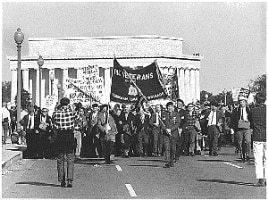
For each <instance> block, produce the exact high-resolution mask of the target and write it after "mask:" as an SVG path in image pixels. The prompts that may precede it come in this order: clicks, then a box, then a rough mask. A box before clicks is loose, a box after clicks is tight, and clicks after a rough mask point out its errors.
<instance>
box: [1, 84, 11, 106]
mask: <svg viewBox="0 0 268 200" xmlns="http://www.w3.org/2000/svg"><path fill="white" fill-rule="evenodd" d="M10 101H11V81H3V82H2V102H10Z"/></svg>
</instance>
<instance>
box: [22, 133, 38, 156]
mask: <svg viewBox="0 0 268 200" xmlns="http://www.w3.org/2000/svg"><path fill="white" fill-rule="evenodd" d="M25 138H26V143H27V151H26V152H27V153H26V154H27V157H28V158H37V157H38V153H39V152H38V150H39V146H38V145H39V133H35V130H33V129H32V130H26V136H25Z"/></svg>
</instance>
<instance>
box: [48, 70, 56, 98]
mask: <svg viewBox="0 0 268 200" xmlns="http://www.w3.org/2000/svg"><path fill="white" fill-rule="evenodd" d="M49 79H50V81H51V96H52V95H53V81H54V79H55V76H54V73H50V74H49Z"/></svg>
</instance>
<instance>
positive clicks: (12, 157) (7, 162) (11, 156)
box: [2, 139, 27, 170]
mask: <svg viewBox="0 0 268 200" xmlns="http://www.w3.org/2000/svg"><path fill="white" fill-rule="evenodd" d="M26 148H27V146H26V145H17V144H12V143H11V140H10V139H8V140H7V144H4V145H3V144H2V170H4V169H7V168H8V167H10V166H11V165H12V164H14V163H16V162H17V161H18V160H21V159H22V153H23V151H25V150H26Z"/></svg>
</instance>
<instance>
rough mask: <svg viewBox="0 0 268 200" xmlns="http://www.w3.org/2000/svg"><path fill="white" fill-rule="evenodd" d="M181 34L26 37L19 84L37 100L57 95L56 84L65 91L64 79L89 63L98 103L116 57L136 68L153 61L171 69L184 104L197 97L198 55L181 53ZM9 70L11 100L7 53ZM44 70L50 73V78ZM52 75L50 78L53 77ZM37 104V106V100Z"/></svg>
mask: <svg viewBox="0 0 268 200" xmlns="http://www.w3.org/2000/svg"><path fill="white" fill-rule="evenodd" d="M182 42H183V40H182V39H181V38H173V37H162V36H155V35H149V36H118V37H86V38H29V40H28V43H29V53H28V56H25V57H22V65H21V69H22V84H23V88H24V89H26V90H27V91H29V93H31V94H32V101H33V102H35V103H36V104H37V105H39V98H41V99H42V100H43V99H45V97H46V96H47V95H50V94H52V91H53V92H54V93H56V94H57V90H58V88H57V84H61V85H62V90H63V91H65V90H66V83H65V82H66V78H77V79H81V78H82V76H83V70H82V69H83V68H84V67H87V66H90V65H92V66H93V65H94V66H98V68H99V76H100V77H103V80H104V81H103V94H102V97H101V99H102V102H108V101H109V95H110V89H111V69H112V67H113V58H114V57H116V58H117V60H118V61H119V62H120V64H121V65H122V66H124V67H130V68H140V67H144V66H147V65H149V64H151V63H152V62H153V61H154V60H157V63H158V66H159V68H160V70H161V72H162V73H163V74H170V73H172V72H174V71H175V69H176V68H177V69H178V70H177V76H178V82H179V96H180V98H181V99H183V100H184V101H185V102H186V103H188V102H191V101H193V100H197V99H200V85H199V72H200V64H201V59H202V57H201V56H199V55H198V54H197V55H184V54H183V53H182V44H183V43H182ZM39 55H41V56H42V57H43V59H44V65H43V66H42V69H41V74H42V75H41V77H42V78H41V79H42V80H41V97H40V96H39V90H40V88H39V67H38V65H37V59H38V57H39ZM9 63H10V70H11V72H12V90H11V91H12V92H11V99H12V101H14V97H15V96H16V93H17V58H16V57H13V58H9ZM50 74H53V76H54V77H55V78H54V80H53V79H52V80H51V79H50V77H51V76H50ZM53 76H52V77H53ZM42 106H43V105H42Z"/></svg>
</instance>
